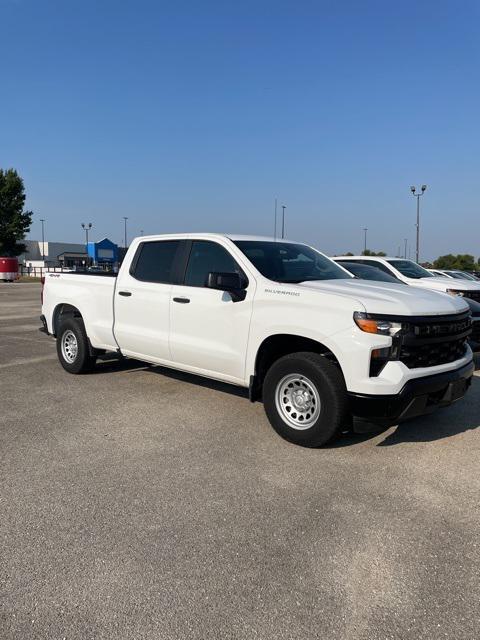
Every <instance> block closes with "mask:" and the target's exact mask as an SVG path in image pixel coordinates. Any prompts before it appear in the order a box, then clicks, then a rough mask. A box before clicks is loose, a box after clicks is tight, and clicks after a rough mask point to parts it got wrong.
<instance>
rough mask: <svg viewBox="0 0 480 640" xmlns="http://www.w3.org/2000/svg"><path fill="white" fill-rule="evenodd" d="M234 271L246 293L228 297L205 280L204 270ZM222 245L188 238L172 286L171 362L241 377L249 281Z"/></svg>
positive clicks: (250, 296) (249, 309)
mask: <svg viewBox="0 0 480 640" xmlns="http://www.w3.org/2000/svg"><path fill="white" fill-rule="evenodd" d="M212 271H213V272H224V273H229V272H230V273H232V272H236V273H240V274H241V275H242V276H244V277H245V282H246V283H248V286H247V289H246V297H245V299H244V300H242V301H238V302H233V300H232V297H231V296H230V294H229V293H227V292H225V291H218V290H215V289H209V288H207V287H206V286H205V284H206V282H207V278H208V273H209V272H212ZM248 275H249V274H245V272H244V270H243V269H241V268H240V266H239V265H238V264H237V262H236V261H235V259H234V258H233V256H232V255H231V254H230V252H229V251H228V250H227V248H226V247H225V246H223V245H221V244H220V243H216V242H213V241H205V240H198V241H197V240H195V241H193V242H192V246H191V251H190V256H189V259H188V264H187V266H186V269H185V281H184V284H182V285H174V286H173V287H172V292H171V296H172V302H171V306H170V351H171V354H172V359H173V360H174V361H175V363H178V364H179V365H182V366H184V367H188V368H191V369H197V370H198V369H200V370H202V371H203V372H206V373H208V372H210V373H211V374H213V375H216V376H219V377H224V378H227V379H236V380H242V381H243V380H244V374H245V358H246V350H247V344H248V333H249V328H250V318H251V315H252V304H253V295H254V290H255V281H254V279H253V278H252V277H251V275H250V280H248V278H247V276H248Z"/></svg>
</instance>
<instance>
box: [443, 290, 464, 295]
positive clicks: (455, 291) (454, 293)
mask: <svg viewBox="0 0 480 640" xmlns="http://www.w3.org/2000/svg"><path fill="white" fill-rule="evenodd" d="M447 293H449V294H450V295H451V296H464V295H465V294H464V292H463V291H458V289H447Z"/></svg>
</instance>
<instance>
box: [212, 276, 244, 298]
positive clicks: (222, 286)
mask: <svg viewBox="0 0 480 640" xmlns="http://www.w3.org/2000/svg"><path fill="white" fill-rule="evenodd" d="M247 284H248V283H247V282H245V278H243V277H242V276H241V275H240V274H238V273H220V272H218V271H211V272H210V273H209V274H208V278H207V287H208V288H209V289H218V290H220V291H228V293H229V294H230V295H231V296H232V300H233V302H239V301H240V300H245V296H246V295H247V293H246V291H245V287H246V286H247Z"/></svg>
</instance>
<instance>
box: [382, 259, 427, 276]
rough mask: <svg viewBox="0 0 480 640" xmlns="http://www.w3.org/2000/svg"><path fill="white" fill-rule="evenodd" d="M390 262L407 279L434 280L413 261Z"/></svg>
mask: <svg viewBox="0 0 480 640" xmlns="http://www.w3.org/2000/svg"><path fill="white" fill-rule="evenodd" d="M388 262H389V263H390V264H391V265H392V267H395V269H397V270H398V271H400V273H401V274H402V275H403V276H405V277H406V278H414V279H415V280H419V279H420V278H433V275H432V274H431V273H430V272H429V271H427V270H426V269H424V268H423V267H421V266H420V265H419V264H417V263H416V262H412V261H411V260H389V261H388Z"/></svg>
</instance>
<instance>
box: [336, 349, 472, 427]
mask: <svg viewBox="0 0 480 640" xmlns="http://www.w3.org/2000/svg"><path fill="white" fill-rule="evenodd" d="M473 371H474V364H473V361H472V362H469V363H468V364H466V365H464V366H462V367H460V368H459V369H455V370H454V371H447V372H445V373H439V374H436V375H433V376H426V377H423V378H415V379H413V380H409V381H408V382H407V383H406V384H405V386H404V387H403V389H402V390H401V391H400V393H398V394H395V395H366V394H361V393H352V392H349V394H348V396H349V400H350V407H351V411H352V414H353V415H354V416H355V417H357V418H360V419H362V420H366V421H368V422H373V423H375V424H378V425H382V426H389V425H394V424H398V423H399V422H402V421H403V420H408V419H409V418H414V417H416V416H421V415H425V414H427V413H431V412H432V411H435V409H437V408H439V407H446V406H448V405H449V404H452V402H455V401H456V400H459V399H460V398H462V397H463V396H464V395H465V393H466V391H467V389H468V387H469V386H470V384H471V382H472V376H473Z"/></svg>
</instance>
